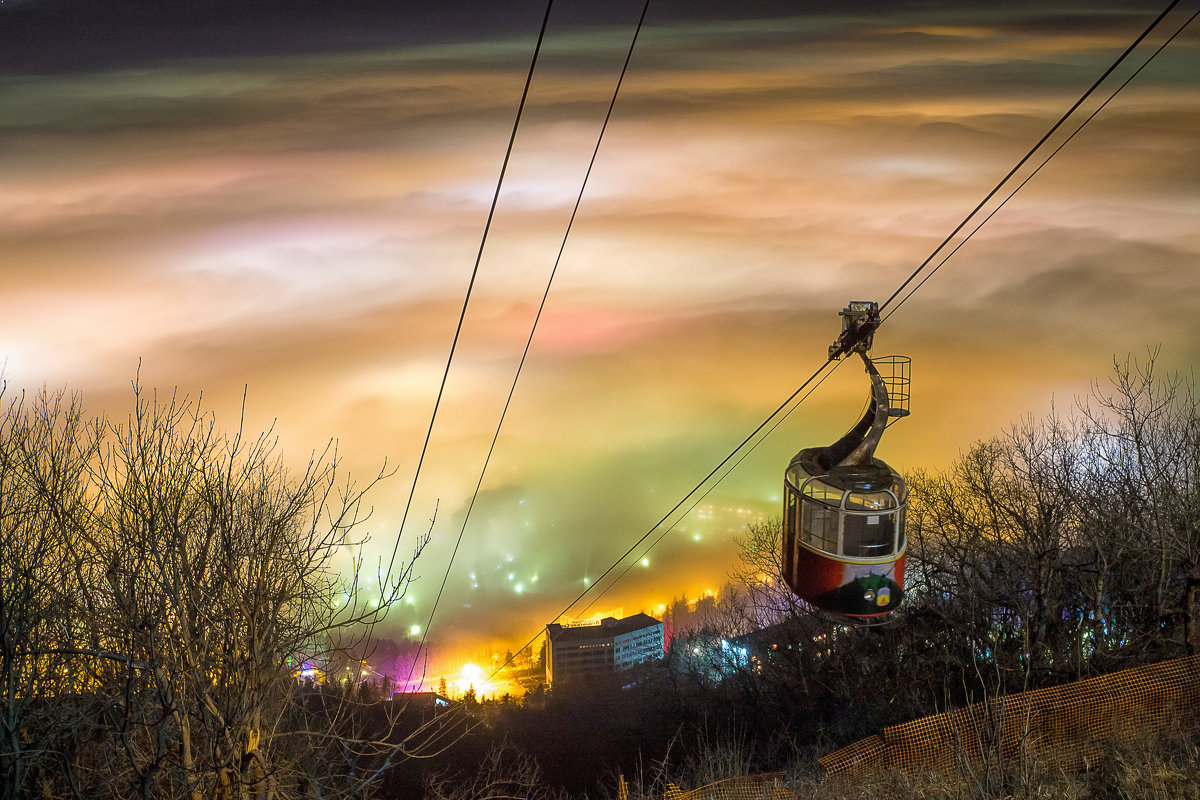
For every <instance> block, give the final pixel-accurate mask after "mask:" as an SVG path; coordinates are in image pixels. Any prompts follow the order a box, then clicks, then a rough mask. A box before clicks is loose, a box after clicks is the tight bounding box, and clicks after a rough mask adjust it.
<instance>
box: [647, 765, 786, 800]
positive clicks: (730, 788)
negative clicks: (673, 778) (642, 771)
mask: <svg viewBox="0 0 1200 800" xmlns="http://www.w3.org/2000/svg"><path fill="white" fill-rule="evenodd" d="M795 798H796V796H795V795H794V794H792V793H791V792H790V791H788V790H787V789H785V788H784V786H783V773H782V772H769V773H766V774H763V775H747V776H744V777H741V778H730V779H728V780H724V781H717V782H716V783H710V784H708V785H707V786H701V787H700V788H699V789H693V790H691V791H690V792H683V791H680V790H679V788H678V787H677V786H675V785H674V784H670V785H669V786H668V787H667V793H666V800H795Z"/></svg>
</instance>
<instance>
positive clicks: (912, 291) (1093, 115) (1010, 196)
mask: <svg viewBox="0 0 1200 800" xmlns="http://www.w3.org/2000/svg"><path fill="white" fill-rule="evenodd" d="M1198 16H1200V9H1197V10H1196V11H1195V12H1194V13H1193V14H1192V15H1191V16H1190V17H1188V18H1187V19H1186V20H1184V22H1183V24H1182V25H1180V26H1179V27H1178V28H1177V29H1176V30H1175V32H1174V33H1172V34H1171V35H1170V36H1169V37H1167V40H1166V41H1164V42H1163V43H1162V44H1160V45H1159V46H1158V49H1157V50H1155V51H1154V52H1153V53H1151V54H1150V56H1149V57H1148V58H1147V59H1146V60H1145V61H1143V62H1142V65H1141V66H1140V67H1138V68H1137V69H1136V70H1134V71H1133V74H1131V75H1130V76H1129V77H1128V78H1126V79H1125V80H1124V81H1123V82H1122V83H1121V85H1120V86H1118V87H1117V88H1116V89H1114V90H1113V93H1112V94H1110V95H1109V96H1108V99H1107V100H1105V101H1104V102H1103V103H1101V104H1100V105H1099V106H1097V107H1096V110H1095V111H1093V112H1092V113H1091V114H1089V115H1088V117H1087V119H1085V120H1084V121H1083V122H1081V123H1079V125H1078V127H1076V128H1075V130H1074V131H1072V132H1071V135H1070V136H1068V137H1067V138H1066V139H1063V141H1062V143H1061V144H1060V145H1059V146H1058V147H1056V148H1054V151H1053V152H1051V153H1050V155H1048V156H1046V158H1045V159H1043V160H1042V163H1040V164H1038V165H1037V167H1036V168H1035V169H1034V170H1033V172H1030V173H1029V176H1028V177H1026V178H1025V180H1023V181H1021V183H1020V184H1018V185H1017V187H1016V188H1015V189H1013V190H1012V191H1011V192H1009V193H1008V196H1007V197H1005V198H1004V199H1003V200H1001V201H1000V204H999V205H997V206H996V207H995V208H994V209H992V211H991V212H989V213H988V215H987V216H986V217H984V218H983V220H982V221H981V222H980V223H979V224H978V225H976V226H975V227H974V228H973V229H972V230H971V232H970V233H968V234H967V235H966V236H965V237H963V240H962V241H961V242H959V243H958V244H956V245H955V246H954V249H953V250H951V251H950V252H949V253H947V254H946V256H945V258H943V259H942V260H941V261H939V262H938V263H937V264H936V265H935V266H934V268H933V269H931V270H930V271H929V272H928V273H927V274H926V275H925V276H924V277H923V278H921V280H920V281H918V282H917V285H916V286H914V287H913V288H912V289H910V290H909V292H908V294H906V295H905V296H904V297H903V298H901V300H900V302H899V303H896V305H895V306H894V307H893V308H892V310H891V311H889V312H888V313H887V314H885V315H884V317H883V319H881V320H880V321H879V324H880V325H882V324H883V323H885V322H887V319H888V317H890V316H891V315H892V314H895V313H896V312H897V311H899V310H900V307H901V306H903V305H904V304H905V303H907V302H908V298H910V297H912V296H913V295H914V294H916V293H917V290H918V289H920V288H921V287H922V286H924V285H925V281H927V280H929V279H930V278H932V277H933V276H934V275H935V274H937V271H938V270H939V269H941V268H942V265H944V264H945V263H946V262H947V261H949V260H950V258H951V256H953V255H954V254H955V253H957V252H958V251H959V250H960V249H961V248H962V246H963V245H965V244H966V243H967V242H969V241H971V237H973V236H974V235H975V234H976V233H978V232H979V229H980V228H982V227H983V226H984V225H986V224H987V222H988V220H990V219H991V218H992V217H994V216H996V214H997V213H998V212H999V211H1000V209H1002V208H1004V206H1005V205H1006V204H1007V203H1008V201H1009V200H1012V199H1013V195H1015V194H1016V193H1017V192H1019V191H1021V190H1022V189H1024V188H1025V184H1027V183H1029V182H1030V181H1031V180H1033V177H1034V176H1035V175H1037V174H1038V173H1039V172H1041V171H1042V167H1044V166H1046V165H1047V164H1048V163H1050V159H1052V158H1054V157H1055V156H1056V155H1058V151H1060V150H1062V149H1063V148H1064V147H1066V146H1067V145H1068V144H1069V143H1070V142H1071V140H1072V139H1074V138H1075V137H1076V136H1077V135H1078V134H1079V132H1080V131H1082V130H1083V129H1084V126H1086V125H1087V124H1088V123H1089V122H1091V121H1092V120H1093V119H1095V118H1096V115H1098V114H1099V113H1100V112H1101V111H1103V110H1104V109H1105V107H1107V106H1108V104H1109V103H1111V102H1112V101H1113V99H1114V98H1115V97H1116V96H1117V95H1118V94H1120V93H1121V90H1122V89H1124V88H1125V87H1126V86H1128V85H1129V84H1130V83H1131V82H1132V81H1133V79H1134V78H1136V77H1137V76H1138V75H1140V74H1141V72H1142V70H1144V69H1145V68H1146V67H1148V66H1149V65H1150V62H1151V61H1153V60H1154V59H1155V58H1157V57H1158V54H1159V53H1161V52H1162V51H1163V50H1164V49H1166V47H1167V45H1169V44H1170V43H1171V42H1173V41H1175V38H1176V37H1177V36H1179V34H1181V33H1183V32H1184V30H1185V29H1186V28H1187V27H1188V26H1189V25H1191V24H1192V22H1194V21H1195V19H1196V17H1198ZM934 252H935V253H936V252H937V251H936V250H935V251H934ZM931 258H932V256H931ZM901 288H903V287H901ZM892 297H895V295H892ZM876 327H877V328H878V326H876Z"/></svg>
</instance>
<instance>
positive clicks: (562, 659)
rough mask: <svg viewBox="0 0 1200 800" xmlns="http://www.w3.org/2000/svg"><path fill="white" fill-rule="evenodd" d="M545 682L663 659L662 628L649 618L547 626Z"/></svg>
mask: <svg viewBox="0 0 1200 800" xmlns="http://www.w3.org/2000/svg"><path fill="white" fill-rule="evenodd" d="M546 637H547V639H548V640H549V646H548V647H547V648H546V681H547V682H548V683H549V684H550V685H551V686H553V685H554V684H555V682H558V681H563V680H568V679H570V678H572V677H574V676H579V675H589V674H596V673H602V672H617V671H620V670H623V669H628V668H630V667H632V666H634V665H636V664H641V663H643V662H645V661H651V660H653V659H657V658H662V654H663V624H662V622H660V621H659V620H656V619H655V618H654V617H651V616H650V615H648V614H634V615H633V616H632V617H625V618H624V619H615V618H613V617H605V618H604V619H603V620H601V621H600V622H599V623H590V624H577V625H558V624H556V623H553V622H552V623H550V624H549V625H547V626H546Z"/></svg>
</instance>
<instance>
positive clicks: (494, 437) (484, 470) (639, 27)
mask: <svg viewBox="0 0 1200 800" xmlns="http://www.w3.org/2000/svg"><path fill="white" fill-rule="evenodd" d="M649 8H650V0H646V2H645V5H643V6H642V15H641V17H640V18H639V19H638V23H637V27H636V28H635V29H634V32H633V40H632V41H631V42H630V43H629V51H628V52H627V53H626V54H625V63H624V65H623V66H622V67H621V74H620V76H619V77H618V78H617V85H616V88H615V89H613V95H612V100H610V101H609V104H608V111H607V113H606V114H605V115H604V122H603V124H602V125H601V126H600V134H599V136H597V137H596V146H595V148H593V150H592V158H591V161H589V162H588V167H587V171H586V172H585V173H584V176H583V183H582V185H581V186H580V187H579V194H578V195H577V196H576V198H575V207H574V208H573V209H572V210H571V217H570V219H569V220H568V221H567V228H566V231H565V232H564V233H563V238H562V243H561V244H560V245H559V247H558V256H557V257H556V258H555V259H554V266H553V268H551V270H550V277H549V278H548V279H547V281H546V290H545V291H544V292H542V301H541V303H540V304H539V305H538V309H537V314H535V315H534V318H533V325H532V326H531V327H530V329H529V338H528V339H526V340H525V349H524V351H523V352H522V353H521V360H520V362H519V363H518V364H517V371H516V374H514V375H513V379H512V385H511V386H509V388H508V397H507V398H506V399H505V401H504V409H503V410H502V411H501V412H500V420H499V422H497V423H496V431H495V433H494V434H493V435H492V442H491V444H490V445H489V446H488V451H487V456H486V457H485V458H484V460H483V467H482V469H480V471H479V480H477V481H476V482H475V491H474V492H473V493H472V494H471V501H470V503H468V504H467V511H466V514H465V515H464V517H463V523H462V527H461V528H459V531H458V539H457V540H456V541H455V543H454V550H453V552H451V554H450V563H449V564H447V565H446V573H445V574H444V575H443V576H442V583H441V586H440V587H438V592H437V597H436V598H435V599H434V601H433V608H432V609H431V610H430V612H429V619H428V620H427V621H426V623H425V632H424V633H422V635H421V644H420V647H424V646H425V636H426V634H427V633H428V631H429V628H430V626H431V625H432V624H433V617H434V614H436V613H437V607H438V603H439V602H440V601H441V599H442V593H443V592H444V591H445V589H446V581H447V580H448V579H449V578H450V568H451V567H453V566H454V558H455V556H457V555H458V548H459V545H461V544H462V540H463V534H464V533H465V532H466V530H467V522H468V521H469V520H470V519H471V511H472V510H473V509H474V508H475V501H476V500H477V499H478V497H479V490H480V487H481V486H483V477H484V475H485V474H487V468H488V465H489V464H490V463H491V460H492V453H493V452H494V451H495V449H496V441H497V439H499V438H500V429H501V427H502V426H503V425H504V419H505V417H506V416H507V415H508V407H509V405H510V404H511V403H512V399H513V393H514V392H516V390H517V381H518V380H520V378H521V370H522V369H523V368H524V366H525V359H526V358H527V357H528V355H529V348H530V346H532V344H533V336H534V334H535V333H536V332H537V327H538V322H539V321H540V320H541V318H542V311H543V310H544V309H545V308H546V299H547V298H548V297H549V296H550V287H551V286H553V285H554V276H555V274H557V272H558V265H559V264H560V263H561V262H562V256H563V251H564V250H565V249H566V246H567V237H569V236H570V235H571V228H572V226H573V225H574V224H575V217H576V215H577V214H578V213H579V206H580V204H581V203H582V202H583V193H584V191H585V190H586V189H587V184H588V178H590V177H591V174H592V167H594V166H595V165H596V157H597V155H598V154H599V152H600V143H601V142H602V141H603V140H604V132H605V131H606V130H607V129H608V122H609V120H610V119H612V113H613V108H614V106H616V104H617V95H618V94H619V93H620V91H621V84H622V83H623V82H624V80H625V73H626V72H627V71H628V70H629V62H630V60H631V59H632V58H633V49H634V47H635V46H636V45H637V40H638V34H639V33H641V31H642V24H643V23H644V22H645V21H646V11H647V9H649Z"/></svg>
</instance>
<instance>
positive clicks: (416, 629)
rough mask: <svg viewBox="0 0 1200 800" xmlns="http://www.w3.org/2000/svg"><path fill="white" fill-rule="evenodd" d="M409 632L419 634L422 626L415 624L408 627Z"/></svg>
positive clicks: (413, 634)
mask: <svg viewBox="0 0 1200 800" xmlns="http://www.w3.org/2000/svg"><path fill="white" fill-rule="evenodd" d="M408 632H409V634H410V635H412V636H416V635H417V634H419V633H420V632H421V626H420V625H413V626H412V627H411V628H409V629H408Z"/></svg>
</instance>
